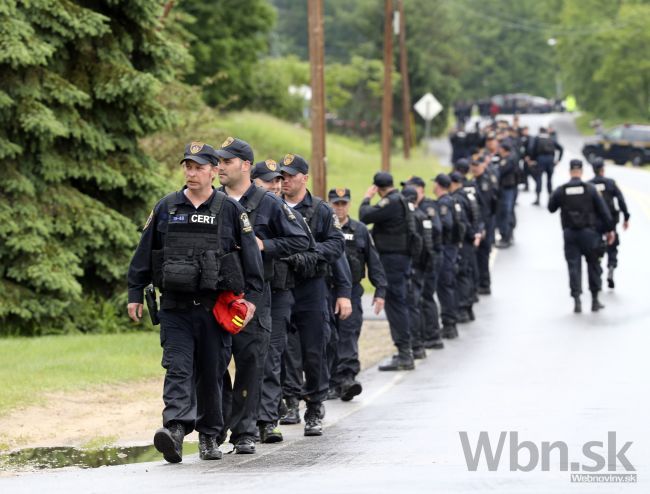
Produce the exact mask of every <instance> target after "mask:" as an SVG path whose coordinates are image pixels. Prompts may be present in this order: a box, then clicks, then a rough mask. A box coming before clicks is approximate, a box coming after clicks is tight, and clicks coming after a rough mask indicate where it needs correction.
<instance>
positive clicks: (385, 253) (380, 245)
mask: <svg viewBox="0 0 650 494" xmlns="http://www.w3.org/2000/svg"><path fill="white" fill-rule="evenodd" d="M376 194H379V196H380V198H381V199H380V200H379V202H378V203H377V204H375V205H371V204H370V200H371V199H372V198H373V197H374V196H375V195H376ZM359 219H360V220H361V221H362V222H363V223H365V224H366V225H369V224H373V225H374V226H373V229H372V237H373V240H374V242H375V245H376V246H377V251H378V252H379V258H380V259H381V263H382V265H383V266H384V272H385V273H386V280H387V282H388V287H387V290H386V305H385V307H384V309H385V310H386V317H387V319H388V324H389V326H390V334H391V337H392V339H393V343H394V344H395V346H396V347H397V352H398V353H397V354H396V355H394V356H393V357H392V358H391V360H390V361H388V362H385V363H383V364H381V365H380V366H379V370H382V371H396V370H412V369H414V368H415V364H414V363H413V353H412V351H411V334H410V329H409V313H408V306H407V293H406V290H407V282H408V278H409V275H410V271H411V251H410V247H409V244H410V241H409V233H411V234H415V231H414V230H415V221H414V219H413V217H412V216H411V214H410V211H409V209H408V205H407V204H406V200H405V199H404V197H402V195H401V194H400V193H399V191H398V190H397V189H396V188H395V187H394V186H393V176H392V175H391V174H390V173H386V172H378V173H376V174H375V176H374V177H373V185H372V186H371V187H370V188H369V189H368V190H367V192H366V195H365V197H364V198H363V200H362V202H361V206H360V208H359ZM409 223H410V224H409Z"/></svg>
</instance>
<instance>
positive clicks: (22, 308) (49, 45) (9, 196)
mask: <svg viewBox="0 0 650 494" xmlns="http://www.w3.org/2000/svg"><path fill="white" fill-rule="evenodd" d="M161 14H162V4H161V2H160V1H157V0H129V1H120V0H57V1H50V0H3V2H1V3H0V334H30V335H37V334H43V333H47V332H53V331H70V330H73V329H79V330H82V331H94V330H96V327H95V326H96V325H97V324H99V323H100V317H99V311H100V310H105V309H106V308H105V306H102V304H101V303H98V301H100V300H107V299H110V298H111V297H115V296H117V294H119V293H120V292H121V291H123V290H124V285H125V283H124V278H125V272H126V266H127V264H128V260H129V258H130V256H131V254H132V252H133V248H134V245H135V244H136V242H137V240H138V236H139V234H138V230H139V228H141V226H142V224H143V223H144V220H145V219H146V216H147V213H148V211H149V209H150V208H151V206H152V204H153V203H154V202H155V201H156V199H157V198H158V197H159V196H160V195H161V194H162V193H164V192H165V190H166V189H167V188H168V186H166V185H165V183H164V179H163V175H162V173H161V168H160V166H159V165H158V164H157V163H156V162H155V161H153V160H152V159H151V158H149V157H148V156H146V155H145V154H144V153H143V152H142V151H141V150H140V149H139V147H138V138H140V137H142V136H144V135H146V134H149V133H151V132H154V131H156V130H159V129H162V128H165V127H167V126H168V125H169V124H170V123H171V118H172V117H171V116H170V114H169V112H168V111H166V110H165V108H163V107H162V106H161V105H160V104H159V103H157V101H156V95H157V94H158V93H159V91H160V90H161V88H162V85H163V83H164V82H166V81H169V80H171V79H172V78H173V77H174V76H175V72H176V69H177V68H178V67H181V66H183V65H184V64H185V63H186V62H187V59H188V56H187V53H186V52H185V51H184V49H183V48H182V47H181V46H179V45H177V44H176V43H174V42H173V41H171V40H170V39H168V36H167V35H166V34H165V31H164V29H162V28H163V25H162V24H161V21H160V16H161ZM98 305H99V307H98ZM122 310H124V309H123V307H122ZM109 319H110V318H109Z"/></svg>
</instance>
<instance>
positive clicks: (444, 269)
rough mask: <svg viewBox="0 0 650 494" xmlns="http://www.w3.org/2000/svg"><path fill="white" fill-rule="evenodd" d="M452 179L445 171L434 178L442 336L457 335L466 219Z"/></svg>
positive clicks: (454, 336) (452, 336) (449, 337)
mask: <svg viewBox="0 0 650 494" xmlns="http://www.w3.org/2000/svg"><path fill="white" fill-rule="evenodd" d="M450 187H451V179H450V178H449V176H448V175H445V174H444V173H440V174H438V176H437V177H436V178H435V179H434V188H433V191H434V193H435V195H436V197H437V198H438V207H439V210H440V221H441V222H442V264H441V266H440V276H439V277H438V286H437V287H436V288H437V291H438V300H439V301H440V318H441V320H442V337H443V338H448V339H452V338H456V337H457V336H458V329H457V328H456V322H457V317H458V316H457V312H458V302H457V299H456V262H457V260H458V247H459V245H460V244H461V242H462V239H463V236H464V234H465V232H464V226H465V222H464V219H463V218H462V206H461V205H460V204H459V203H457V202H456V201H455V200H454V198H453V197H452V196H451V195H450V194H449V188H450Z"/></svg>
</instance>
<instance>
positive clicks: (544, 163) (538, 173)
mask: <svg viewBox="0 0 650 494" xmlns="http://www.w3.org/2000/svg"><path fill="white" fill-rule="evenodd" d="M556 151H558V152H559V155H558V156H557V160H556ZM530 152H531V159H532V160H534V161H536V162H537V164H536V165H535V167H536V170H535V193H536V194H537V199H536V200H535V204H539V196H540V194H541V192H542V176H543V175H544V173H546V189H547V191H548V194H549V196H550V195H551V192H552V190H553V170H554V168H555V162H556V161H558V162H559V161H560V160H562V154H563V152H564V149H563V148H562V146H560V144H559V143H558V142H557V141H556V140H555V139H553V137H552V136H551V135H550V134H549V133H548V132H546V130H545V129H540V133H539V135H538V136H537V137H535V139H534V141H533V144H532V145H531V149H530Z"/></svg>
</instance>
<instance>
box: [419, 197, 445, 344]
mask: <svg viewBox="0 0 650 494" xmlns="http://www.w3.org/2000/svg"><path fill="white" fill-rule="evenodd" d="M418 208H419V209H420V210H422V211H424V213H425V214H426V216H427V218H426V219H427V220H428V221H430V222H431V231H430V234H431V236H432V241H433V251H434V255H433V258H432V262H431V265H430V266H427V268H426V270H425V272H424V283H423V284H422V309H421V312H422V315H421V322H420V324H421V326H420V337H421V338H422V343H423V345H424V347H425V348H441V347H442V346H443V345H442V341H441V339H440V315H439V311H438V304H437V303H436V300H435V298H434V295H435V292H436V285H437V284H438V275H439V273H440V265H441V263H442V222H441V221H440V214H439V211H438V203H437V201H434V200H433V199H429V198H426V197H425V198H424V199H422V201H421V202H420V204H419V205H418Z"/></svg>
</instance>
